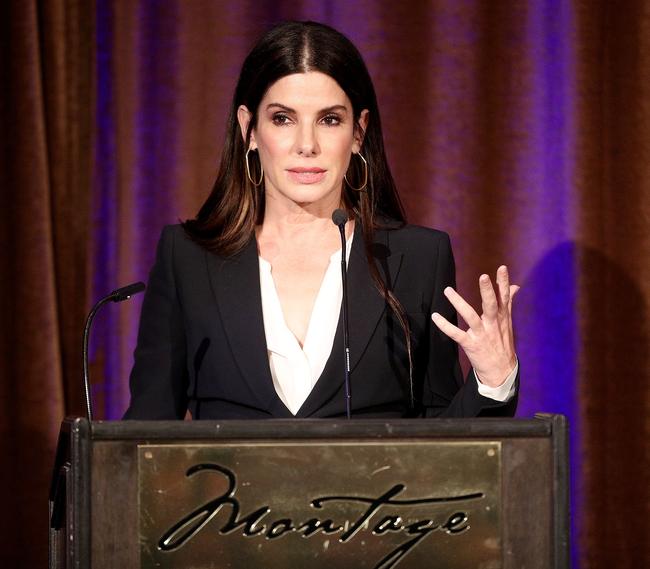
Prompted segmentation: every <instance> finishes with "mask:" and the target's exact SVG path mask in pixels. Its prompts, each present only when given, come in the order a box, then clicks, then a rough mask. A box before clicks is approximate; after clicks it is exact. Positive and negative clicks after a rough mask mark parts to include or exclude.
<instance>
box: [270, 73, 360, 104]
mask: <svg viewBox="0 0 650 569" xmlns="http://www.w3.org/2000/svg"><path fill="white" fill-rule="evenodd" d="M276 105H277V106H283V107H287V108H289V109H293V110H296V111H310V110H312V111H315V110H321V109H325V108H329V107H334V106H341V107H345V108H346V109H348V110H351V109H352V103H351V102H350V99H349V98H348V96H347V95H346V94H345V91H343V89H341V86H340V85H339V84H338V83H337V82H336V80H334V79H333V78H332V77H330V76H329V75H326V74H325V73H321V72H319V71H309V72H307V73H293V74H291V75H286V76H284V77H281V78H280V79H278V80H277V81H276V82H275V83H273V84H272V85H271V86H270V87H269V88H268V89H267V91H266V93H265V94H264V97H263V98H262V101H261V103H260V110H265V109H266V108H269V107H272V106H276Z"/></svg>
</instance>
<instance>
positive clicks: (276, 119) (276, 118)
mask: <svg viewBox="0 0 650 569" xmlns="http://www.w3.org/2000/svg"><path fill="white" fill-rule="evenodd" d="M272 121H273V124H275V125H278V126H279V125H283V124H288V123H289V117H288V116H287V115H285V114H282V113H277V114H275V115H273V119H272Z"/></svg>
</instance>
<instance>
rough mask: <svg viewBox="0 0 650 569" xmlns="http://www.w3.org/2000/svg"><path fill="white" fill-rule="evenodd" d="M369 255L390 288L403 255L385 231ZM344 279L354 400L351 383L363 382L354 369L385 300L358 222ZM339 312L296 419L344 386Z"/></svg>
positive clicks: (379, 316)
mask: <svg viewBox="0 0 650 569" xmlns="http://www.w3.org/2000/svg"><path fill="white" fill-rule="evenodd" d="M372 255H373V257H374V260H375V263H376V264H377V266H378V268H379V273H380V275H381V277H382V279H383V280H384V282H386V283H388V286H389V288H393V287H394V285H395V281H396V280H397V276H398V273H399V269H400V267H401V264H402V253H401V252H391V250H390V247H389V243H388V232H387V231H383V230H377V231H375V235H374V244H373V248H372ZM347 280H348V316H349V324H350V378H351V383H352V399H353V400H354V383H355V382H356V381H363V378H357V377H355V376H354V369H355V367H356V366H357V364H358V363H359V360H360V359H361V356H362V355H363V353H364V352H365V350H366V347H367V346H368V343H369V342H370V339H371V337H372V334H373V333H374V331H375V329H376V328H377V324H378V323H379V321H380V319H381V317H382V315H383V313H384V310H386V308H387V304H386V301H385V300H384V299H383V298H382V297H381V295H380V294H379V291H378V290H377V288H376V287H375V284H374V282H373V280H372V277H371V275H370V268H369V267H368V259H367V257H366V252H365V246H364V242H363V234H362V232H361V224H360V223H357V224H356V227H355V231H354V241H353V242H352V251H350V260H349V262H348V273H347ZM342 310H343V309H342V308H341V314H340V315H339V323H338V327H337V329H336V335H335V337H334V344H333V345H332V353H331V354H330V357H329V359H328V360H327V364H326V365H325V369H324V370H323V373H322V375H321V376H320V378H319V379H318V381H317V382H316V385H315V386H314V389H313V390H312V391H311V393H310V394H309V397H308V398H307V400H306V401H305V403H304V404H303V406H302V407H301V408H300V410H299V411H298V414H297V416H298V417H309V416H310V415H313V414H314V413H315V412H316V411H317V410H318V409H319V408H320V407H322V406H323V405H324V404H325V403H326V402H327V401H329V400H330V399H331V398H332V397H333V396H334V395H335V394H336V392H337V391H338V390H339V388H340V387H341V385H342V384H343V381H344V359H343V314H342Z"/></svg>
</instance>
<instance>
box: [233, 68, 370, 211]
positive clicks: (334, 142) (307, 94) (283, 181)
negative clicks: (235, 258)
mask: <svg viewBox="0 0 650 569" xmlns="http://www.w3.org/2000/svg"><path fill="white" fill-rule="evenodd" d="M367 115H368V111H367V110H364V111H363V112H362V113H361V117H360V124H361V127H362V129H363V130H365V128H366V124H367V120H368V117H367ZM250 116H251V115H250V112H249V110H248V109H247V108H246V107H245V106H241V107H239V111H238V119H239V124H240V127H241V129H242V133H246V128H247V126H248V122H249V120H250ZM360 136H361V135H360V133H359V132H358V131H355V129H354V117H353V114H352V103H351V102H350V99H348V96H347V95H346V94H345V92H344V91H343V89H341V87H340V86H339V84H338V83H337V82H336V81H335V80H334V79H332V78H331V77H330V76H328V75H325V74H324V73H319V72H309V73H296V74H293V75H287V76H286V77H283V78H282V79H279V80H278V81H276V82H275V83H273V85H271V87H270V88H269V89H268V91H267V92H266V94H265V95H264V98H263V99H262V101H261V103H260V106H259V109H258V118H257V124H256V125H255V127H254V128H253V130H252V132H251V142H250V147H251V148H252V149H257V151H258V152H259V157H260V161H261V163H262V167H263V168H264V183H265V188H266V203H267V207H269V206H271V207H273V206H280V207H287V208H289V209H291V208H292V207H294V206H295V205H296V204H297V205H299V206H300V207H303V208H304V207H308V208H309V209H311V210H314V209H316V210H321V209H322V210H323V212H324V213H325V214H326V215H329V214H330V213H331V211H332V210H333V209H336V208H337V207H339V205H340V203H341V191H342V185H343V176H344V174H345V172H346V170H347V168H348V164H349V162H350V157H351V154H352V153H353V152H358V151H359V148H360V146H361V138H360ZM315 213H316V211H315Z"/></svg>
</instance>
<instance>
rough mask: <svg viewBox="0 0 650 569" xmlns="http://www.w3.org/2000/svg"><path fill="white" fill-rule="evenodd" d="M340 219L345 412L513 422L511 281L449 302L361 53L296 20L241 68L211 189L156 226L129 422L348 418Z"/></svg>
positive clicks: (444, 261)
mask: <svg viewBox="0 0 650 569" xmlns="http://www.w3.org/2000/svg"><path fill="white" fill-rule="evenodd" d="M337 208H343V209H344V210H345V211H347V213H348V215H349V218H350V221H349V222H348V223H346V233H347V239H348V247H347V248H346V249H347V251H346V256H347V259H348V289H349V308H350V353H351V356H350V360H351V361H350V363H351V385H352V414H353V416H355V417H372V416H383V417H403V416H456V417H462V416H477V415H512V414H513V413H514V409H515V405H516V391H517V383H518V379H517V376H518V364H517V361H516V357H515V353H514V346H513V336H512V323H511V304H512V296H513V294H514V292H516V290H517V287H515V286H511V285H510V284H509V280H508V273H507V269H506V268H505V267H500V268H499V270H498V271H497V278H496V282H497V292H495V290H494V289H493V287H492V283H491V281H490V279H489V277H487V275H482V276H481V278H480V279H479V286H480V290H481V295H482V300H483V315H482V316H478V315H477V314H476V312H475V311H474V310H473V309H472V308H471V307H470V306H469V305H468V304H467V303H466V302H465V301H464V300H463V299H462V298H461V297H460V296H459V295H458V294H457V293H456V292H455V291H454V290H453V286H454V264H453V257H452V253H451V248H450V244H449V239H448V237H447V235H446V234H444V233H442V232H439V231H435V230H432V229H425V228H420V227H414V226H409V225H406V223H405V219H404V213H403V210H402V206H401V204H400V201H399V198H398V195H397V191H396V188H395V185H394V182H393V179H392V177H391V174H390V170H389V168H388V163H387V161H386V156H385V153H384V147H383V139H382V133H381V124H380V119H379V111H378V108H377V102H376V97H375V92H374V88H373V85H372V81H371V79H370V76H369V74H368V71H367V69H366V67H365V64H364V62H363V60H362V58H361V55H360V54H359V52H358V51H357V50H356V48H355V47H354V46H353V45H352V43H351V42H350V41H349V40H348V39H347V38H345V37H344V36H342V35H341V34H340V33H338V32H337V31H335V30H333V29H332V28H329V27H327V26H324V25H321V24H317V23H313V22H290V23H285V24H281V25H279V26H277V27H276V28H274V29H273V30H271V31H270V32H269V33H267V34H266V35H265V36H264V37H263V38H262V39H261V40H260V41H259V42H258V44H257V45H256V46H255V47H254V48H253V50H252V52H251V53H250V54H249V55H248V57H247V58H246V60H245V62H244V65H243V68H242V71H241V75H240V78H239V81H238V84H237V88H236V91H235V94H234V98H233V103H232V107H231V110H230V116H229V119H228V127H227V135H226V141H225V145H224V150H223V156H222V160H221V166H220V170H219V175H218V177H217V180H216V182H215V185H214V188H213V190H212V193H211V194H210V196H209V197H208V199H207V201H206V202H205V204H204V205H203V207H202V208H201V210H200V211H199V213H198V215H197V217H196V218H195V219H193V220H190V221H187V222H186V223H185V224H183V226H182V227H181V226H174V227H167V228H165V230H164V231H163V234H162V237H161V240H160V243H159V246H158V253H157V259H156V263H155V265H154V267H153V269H152V272H151V275H150V279H149V286H148V290H147V294H146V297H145V300H144V304H143V311H142V317H141V323H140V332H139V337H138V346H137V348H136V352H135V365H134V368H133V371H132V374H131V395H132V397H131V404H130V406H129V409H128V410H127V412H126V415H125V418H129V419H173V418H177V419H181V418H183V417H184V416H185V414H186V412H187V410H188V409H189V411H190V413H191V415H192V417H193V418H195V419H229V418H269V417H293V416H297V417H340V416H343V415H344V414H345V397H344V386H343V383H344V381H343V378H344V370H343V356H342V354H343V340H342V324H341V321H340V320H341V319H340V318H339V314H340V311H341V310H340V309H341V288H342V287H341V284H340V273H339V269H338V267H339V264H340V255H341V245H340V238H339V232H338V229H337V227H336V226H335V225H334V224H333V223H332V220H331V216H332V212H333V211H334V210H336V209H337ZM350 242H351V243H350ZM454 308H455V309H456V310H457V311H458V312H459V313H460V315H461V316H462V317H463V319H464V320H465V321H466V322H467V323H468V324H469V326H470V329H469V330H468V331H467V332H463V331H462V330H460V329H459V328H457V327H456V326H455V324H454V323H455V311H454ZM455 342H458V343H459V344H460V345H461V346H462V347H463V349H464V350H465V351H466V353H467V355H468V357H469V360H470V362H471V364H472V366H473V371H472V372H470V377H468V379H467V381H466V382H465V383H463V381H462V378H461V376H460V372H459V370H460V368H459V365H458V359H457V348H456V343H455Z"/></svg>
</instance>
